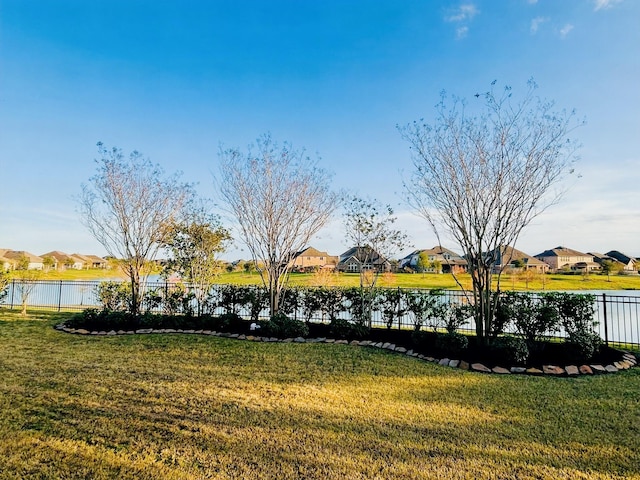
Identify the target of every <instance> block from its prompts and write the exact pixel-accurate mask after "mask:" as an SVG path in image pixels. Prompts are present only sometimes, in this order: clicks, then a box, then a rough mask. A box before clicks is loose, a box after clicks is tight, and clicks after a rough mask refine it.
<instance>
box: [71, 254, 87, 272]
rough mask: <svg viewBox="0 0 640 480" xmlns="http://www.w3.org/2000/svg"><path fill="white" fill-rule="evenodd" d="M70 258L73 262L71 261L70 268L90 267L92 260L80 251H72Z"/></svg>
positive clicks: (81, 268)
mask: <svg viewBox="0 0 640 480" xmlns="http://www.w3.org/2000/svg"><path fill="white" fill-rule="evenodd" d="M69 258H70V259H71V260H72V262H73V263H71V262H69V263H68V266H69V268H73V269H74V270H83V269H85V268H89V265H90V264H91V261H90V260H89V259H88V258H86V257H85V256H84V255H80V254H79V253H72V254H71V255H69Z"/></svg>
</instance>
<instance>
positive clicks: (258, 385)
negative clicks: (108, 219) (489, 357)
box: [0, 311, 640, 479]
mask: <svg viewBox="0 0 640 480" xmlns="http://www.w3.org/2000/svg"><path fill="white" fill-rule="evenodd" d="M62 318H64V316H63V315H60V314H59V315H57V316H55V315H50V314H39V317H31V318H30V319H27V320H21V319H19V318H18V317H17V316H16V315H15V314H13V313H10V312H6V311H0V478H3V479H4V478H16V479H18V478H20V479H23V478H56V479H57V478H96V479H99V478H136V479H138V478H169V479H173V478H175V479H183V478H184V479H187V478H188V479H191V478H198V479H199V478H221V479H226V478H248V479H250V478H310V479H315V478H317V479H370V478H380V479H386V478H393V479H412V478H416V479H418V478H443V479H444V478H469V479H477V478H483V479H485V478H495V479H529V478H531V479H533V478H536V479H540V478H549V479H558V478H564V479H580V478H601V479H612V478H620V479H622V478H636V479H637V478H640V473H639V472H640V402H638V398H640V373H639V372H640V370H639V369H637V368H636V369H632V370H628V371H625V372H621V373H619V374H616V375H609V376H597V377H590V378H588V377H580V378H576V379H566V378H565V379H557V378H537V377H522V376H517V377H515V376H513V377H512V376H508V377H503V376H493V375H481V374H475V373H470V372H464V371H460V370H454V369H450V368H445V367H440V366H437V365H433V364H429V363H424V362H421V361H419V360H416V359H413V358H409V357H405V356H401V355H396V354H392V353H388V352H383V351H379V350H374V349H367V348H360V347H350V346H344V345H327V344H282V343H252V342H247V341H237V340H231V339H224V338H217V337H207V336H196V335H191V336H188V335H147V336H120V337H91V336H74V335H68V334H64V333H60V332H57V331H55V330H54V329H53V328H51V327H52V325H54V324H55V323H56V322H58V321H60V320H61V319H62Z"/></svg>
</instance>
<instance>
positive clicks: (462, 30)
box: [456, 26, 469, 39]
mask: <svg viewBox="0 0 640 480" xmlns="http://www.w3.org/2000/svg"><path fill="white" fill-rule="evenodd" d="M468 33H469V27H467V26H464V27H458V28H456V38H457V39H462V38H464V37H466V36H467V34H468Z"/></svg>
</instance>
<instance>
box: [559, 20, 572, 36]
mask: <svg viewBox="0 0 640 480" xmlns="http://www.w3.org/2000/svg"><path fill="white" fill-rule="evenodd" d="M571 30H573V25H571V24H570V23H567V24H566V25H565V26H564V27H562V28H561V29H560V37H562V38H564V37H566V36H567V35H569V32H571Z"/></svg>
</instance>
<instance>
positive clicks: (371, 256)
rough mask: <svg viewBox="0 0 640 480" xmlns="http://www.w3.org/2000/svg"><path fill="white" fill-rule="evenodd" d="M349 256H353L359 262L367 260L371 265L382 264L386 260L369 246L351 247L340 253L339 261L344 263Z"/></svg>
mask: <svg viewBox="0 0 640 480" xmlns="http://www.w3.org/2000/svg"><path fill="white" fill-rule="evenodd" d="M350 258H354V259H356V260H357V261H358V262H361V263H362V262H366V261H369V262H370V263H371V264H373V265H379V264H383V263H386V262H387V261H388V260H387V259H385V258H384V257H382V256H381V255H380V254H379V253H378V252H376V251H375V250H373V249H372V248H371V247H351V248H350V249H349V250H347V251H346V252H344V253H343V254H342V255H340V263H344V262H346V261H347V260H349V259H350Z"/></svg>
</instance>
